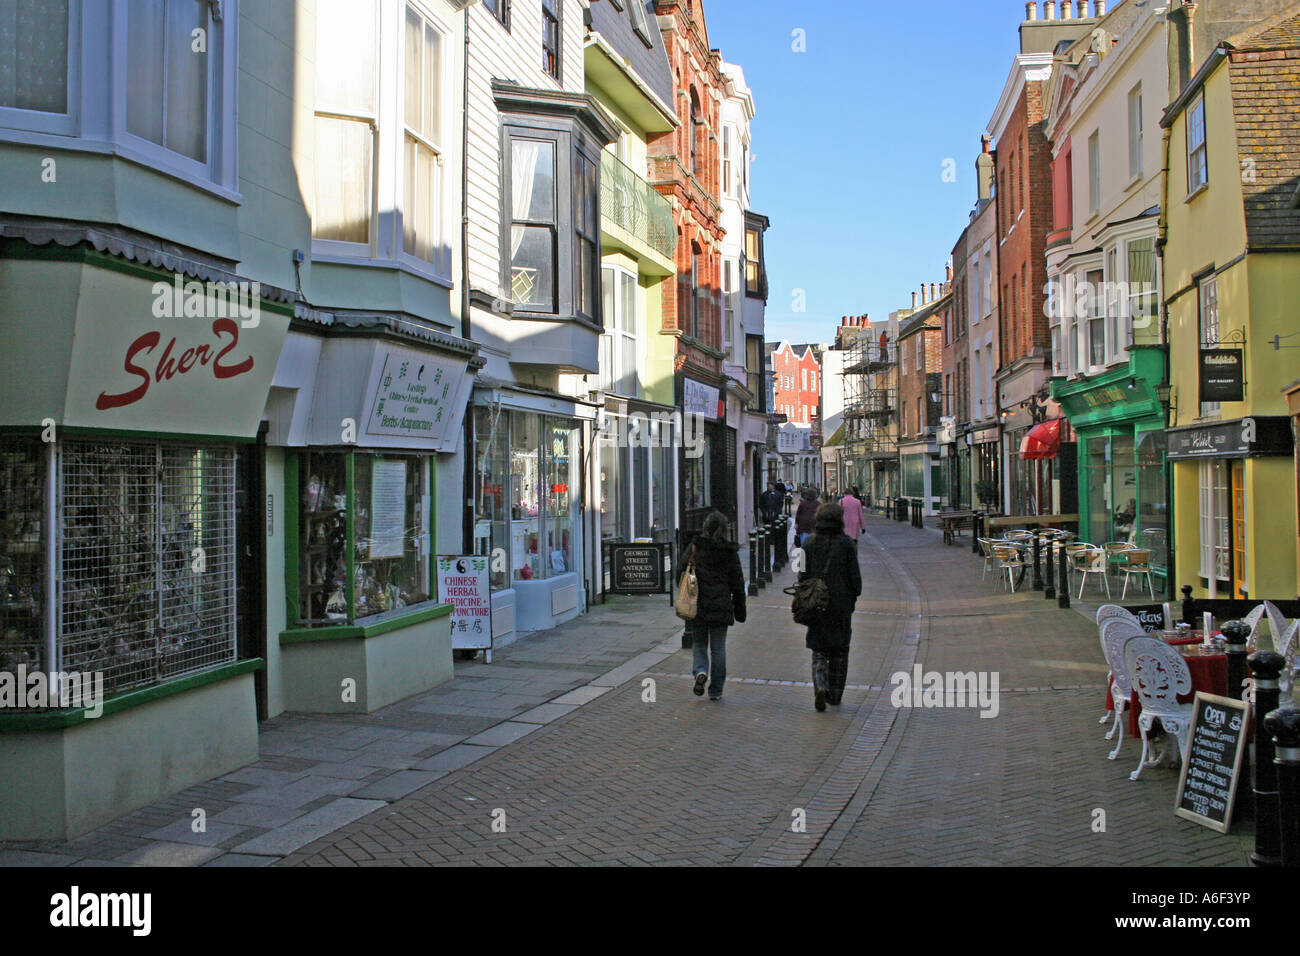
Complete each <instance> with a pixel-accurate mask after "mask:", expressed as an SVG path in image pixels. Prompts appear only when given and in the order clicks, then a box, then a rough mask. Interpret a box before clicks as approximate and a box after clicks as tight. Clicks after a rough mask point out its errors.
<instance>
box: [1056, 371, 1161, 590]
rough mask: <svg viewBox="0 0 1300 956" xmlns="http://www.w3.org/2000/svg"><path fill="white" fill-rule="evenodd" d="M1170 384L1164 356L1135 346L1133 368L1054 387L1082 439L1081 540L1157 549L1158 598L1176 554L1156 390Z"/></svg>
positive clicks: (1061, 382) (1078, 446)
mask: <svg viewBox="0 0 1300 956" xmlns="http://www.w3.org/2000/svg"><path fill="white" fill-rule="evenodd" d="M1164 381H1165V356H1164V351H1163V349H1161V348H1159V347H1146V346H1134V347H1133V348H1131V349H1130V350H1129V361H1128V363H1127V364H1126V365H1121V366H1119V367H1117V368H1113V369H1110V370H1109V371H1107V372H1104V373H1103V374H1101V375H1094V376H1090V377H1088V378H1084V379H1082V380H1079V381H1068V380H1066V379H1060V378H1058V379H1054V380H1053V381H1052V398H1053V399H1055V400H1056V401H1057V402H1059V403H1060V404H1061V406H1062V408H1063V409H1064V410H1065V415H1066V417H1067V418H1068V419H1069V422H1070V427H1071V428H1072V429H1073V430H1074V432H1075V434H1076V436H1077V437H1078V443H1077V444H1076V445H1075V446H1074V447H1075V449H1076V454H1077V455H1078V474H1079V536H1080V538H1082V539H1083V540H1086V541H1089V542H1091V543H1093V544H1096V545H1102V544H1105V543H1106V542H1109V541H1128V542H1131V543H1132V544H1134V545H1136V546H1137V547H1139V548H1147V549H1150V551H1151V561H1152V565H1153V567H1155V568H1157V569H1159V572H1162V573H1158V575H1157V576H1158V578H1161V579H1164V580H1157V582H1156V587H1157V591H1156V595H1157V596H1160V588H1161V585H1162V584H1166V585H1167V578H1168V567H1169V556H1170V554H1171V541H1170V515H1169V466H1168V463H1167V461H1166V447H1167V439H1166V436H1165V426H1166V412H1165V408H1164V406H1163V405H1162V404H1161V402H1160V399H1159V396H1158V394H1157V391H1156V389H1157V386H1158V385H1159V384H1160V383H1162V382H1164ZM1063 447H1064V446H1063ZM1137 586H1138V584H1137V582H1136V581H1135V582H1134V587H1137ZM1165 589H1166V590H1167V586H1166V588H1165ZM1116 596H1117V597H1118V595H1116ZM1130 597H1133V595H1132V593H1130Z"/></svg>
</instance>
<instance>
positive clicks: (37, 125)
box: [0, 0, 83, 137]
mask: <svg viewBox="0 0 1300 956" xmlns="http://www.w3.org/2000/svg"><path fill="white" fill-rule="evenodd" d="M81 6H82V5H81V0H68V36H67V49H66V53H65V63H64V70H63V77H64V111H63V112H62V113H52V112H47V111H45V110H29V109H23V108H21V107H17V106H0V131H3V133H4V135H5V136H6V137H7V136H8V135H9V133H10V132H11V131H13V130H24V131H28V132H33V133H44V134H49V135H54V136H76V135H78V127H79V125H80V119H81V112H82V88H81V63H82V51H83V42H82V40H83V31H82V16H81V13H82V9H81Z"/></svg>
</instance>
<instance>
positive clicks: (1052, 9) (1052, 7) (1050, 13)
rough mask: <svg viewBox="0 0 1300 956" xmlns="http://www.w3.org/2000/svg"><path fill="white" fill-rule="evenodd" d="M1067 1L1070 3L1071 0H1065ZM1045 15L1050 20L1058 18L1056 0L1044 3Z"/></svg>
mask: <svg viewBox="0 0 1300 956" xmlns="http://www.w3.org/2000/svg"><path fill="white" fill-rule="evenodd" d="M1065 2H1066V3H1069V2H1070V0H1065ZM1043 16H1044V17H1045V18H1046V19H1048V20H1055V19H1056V0H1047V2H1046V3H1044V4H1043Z"/></svg>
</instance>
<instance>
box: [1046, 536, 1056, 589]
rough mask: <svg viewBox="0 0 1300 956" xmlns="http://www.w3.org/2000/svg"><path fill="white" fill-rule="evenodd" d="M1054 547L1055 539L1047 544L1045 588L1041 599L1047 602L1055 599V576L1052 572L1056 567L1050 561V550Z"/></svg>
mask: <svg viewBox="0 0 1300 956" xmlns="http://www.w3.org/2000/svg"><path fill="white" fill-rule="evenodd" d="M1055 545H1056V540H1055V539H1052V540H1051V541H1049V542H1047V562H1046V563H1047V587H1045V588H1043V598H1044V600H1047V601H1051V600H1053V599H1054V598H1055V597H1056V574H1055V573H1054V571H1053V569H1054V568H1055V567H1056V565H1055V563H1054V562H1053V561H1052V548H1053V547H1055Z"/></svg>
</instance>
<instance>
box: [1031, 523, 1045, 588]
mask: <svg viewBox="0 0 1300 956" xmlns="http://www.w3.org/2000/svg"><path fill="white" fill-rule="evenodd" d="M1033 527H1034V590H1035V591H1041V590H1042V589H1043V538H1042V535H1040V534H1039V533H1038V528H1039V526H1038V525H1034V526H1033Z"/></svg>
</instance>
